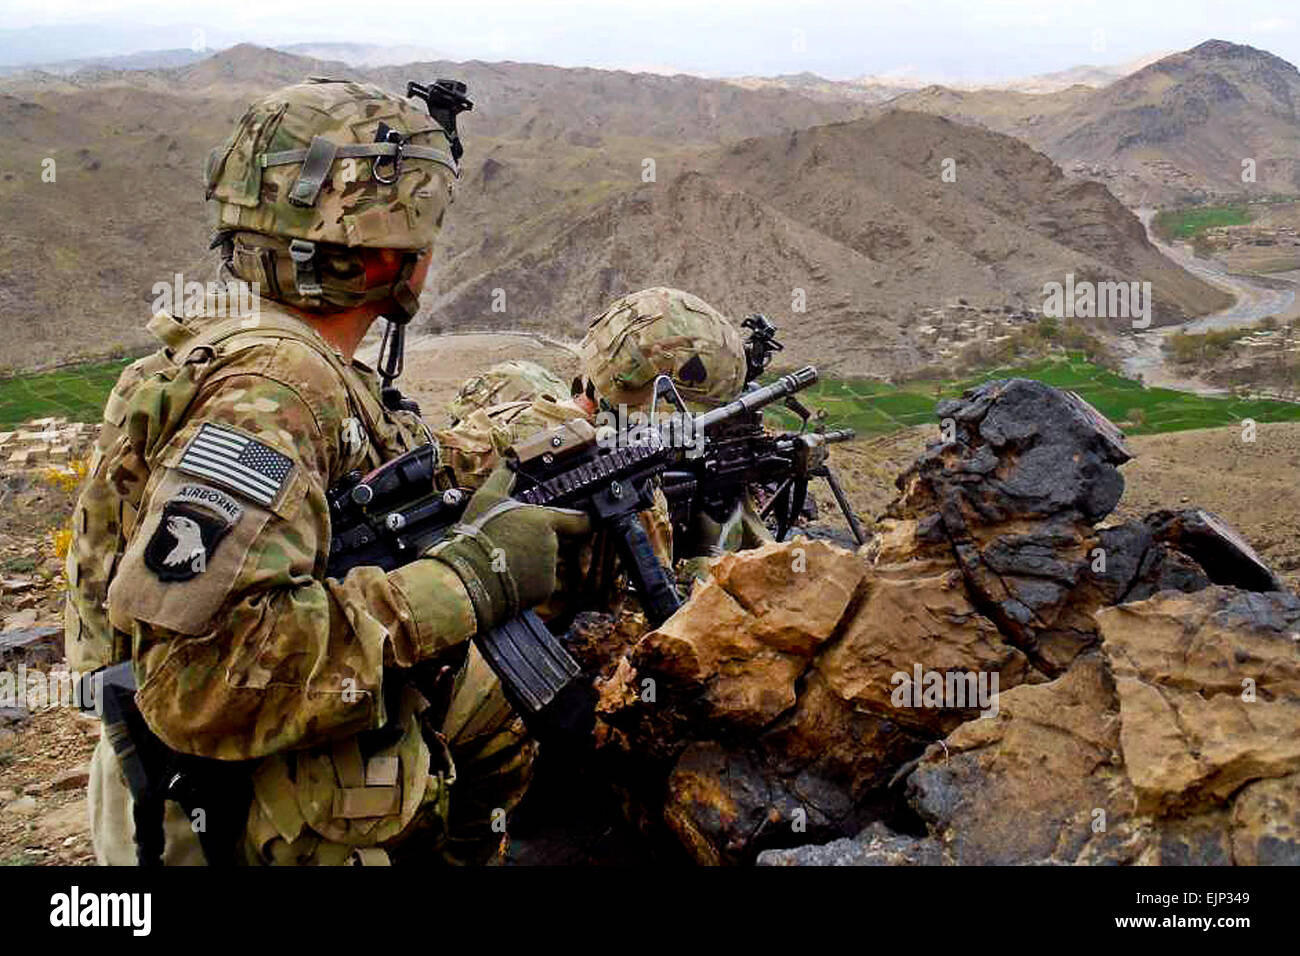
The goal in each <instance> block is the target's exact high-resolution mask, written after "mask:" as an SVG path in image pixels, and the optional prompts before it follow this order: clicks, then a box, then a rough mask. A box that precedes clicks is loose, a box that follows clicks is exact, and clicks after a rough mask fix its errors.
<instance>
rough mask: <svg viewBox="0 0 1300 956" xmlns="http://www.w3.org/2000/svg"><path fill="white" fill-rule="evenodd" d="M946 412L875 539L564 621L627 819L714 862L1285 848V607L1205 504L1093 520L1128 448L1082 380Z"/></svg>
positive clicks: (1114, 496)
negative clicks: (1080, 392)
mask: <svg viewBox="0 0 1300 956" xmlns="http://www.w3.org/2000/svg"><path fill="white" fill-rule="evenodd" d="M938 413H939V415H940V417H941V419H942V420H943V421H942V426H943V432H944V434H943V435H942V437H941V440H940V441H938V442H936V443H933V444H932V445H931V446H929V447H928V448H927V450H926V452H925V453H924V454H923V455H922V456H921V457H920V458H919V459H918V460H917V462H916V463H915V464H914V465H913V466H912V467H911V468H909V469H908V470H907V471H906V472H905V473H904V474H903V475H901V476H900V477H899V479H898V482H897V483H898V487H899V491H900V493H899V496H898V498H897V499H895V501H894V502H893V504H891V505H890V507H889V509H888V512H887V514H886V515H885V516H884V517H883V518H882V519H881V520H880V521H879V522H878V524H877V526H876V534H875V536H874V538H873V539H872V540H871V542H869V544H868V545H867V546H866V547H864V548H861V549H859V550H858V551H856V552H854V551H850V550H847V549H844V548H841V547H837V546H835V545H832V544H828V543H826V542H825V541H810V540H807V539H802V538H800V539H796V540H794V541H792V542H787V543H783V544H777V543H770V544H767V545H764V546H763V547H760V548H757V549H754V550H752V551H746V552H741V553H738V554H732V555H727V556H725V557H722V558H720V559H716V560H715V561H714V562H712V564H711V567H710V570H709V576H708V578H707V579H706V580H705V581H704V582H702V583H700V584H697V585H696V588H695V590H694V592H693V593H692V595H691V597H690V600H689V601H687V603H686V604H685V605H684V606H683V607H682V608H681V609H680V610H679V611H678V612H677V613H676V614H675V615H674V616H673V617H672V618H670V619H669V620H668V621H666V622H664V623H663V624H662V625H661V626H660V627H659V628H657V629H654V630H651V631H649V633H640V632H638V631H635V630H634V629H632V628H629V627H625V626H622V625H617V624H615V623H607V625H606V626H605V627H604V629H603V630H602V629H600V628H594V629H592V628H587V629H586V630H585V631H584V630H582V629H579V630H580V632H581V633H580V636H579V638H578V640H577V645H576V646H577V648H578V649H579V653H580V656H581V657H582V658H583V664H584V666H585V667H586V669H587V670H588V672H598V673H599V674H600V678H599V680H598V681H597V689H598V691H599V705H598V715H599V718H600V719H599V721H598V725H597V734H596V739H597V758H598V762H602V761H603V762H604V764H605V765H606V766H609V767H612V768H615V770H614V773H615V775H616V776H618V777H619V778H620V779H621V780H622V792H623V793H624V794H625V796H626V797H627V801H628V805H629V807H630V808H631V809H632V810H633V815H634V816H635V817H636V818H637V819H638V820H639V821H641V822H642V823H643V824H644V825H645V826H650V827H657V828H659V829H660V830H661V831H663V832H664V833H667V834H669V835H670V837H671V839H672V840H674V841H676V842H677V843H678V844H680V845H681V846H682V847H684V848H685V849H686V851H687V853H688V854H689V855H690V856H691V857H692V858H693V859H695V860H696V861H698V862H701V863H708V864H719V863H722V864H731V863H745V862H751V861H753V860H754V859H755V858H756V857H758V856H759V855H760V854H763V856H762V860H763V862H765V863H769V864H779V865H797V864H801V863H821V862H829V863H836V864H849V863H854V864H862V865H876V864H879V863H882V862H910V863H917V864H930V863H935V862H946V863H975V864H980V863H1096V862H1107V863H1130V862H1140V863H1157V862H1166V863H1168V862H1197V863H1229V862H1248V863H1255V862H1279V861H1285V860H1292V859H1295V857H1296V854H1297V847H1298V846H1300V844H1298V843H1297V839H1300V838H1298V836H1297V834H1300V816H1298V815H1297V814H1298V811H1300V790H1298V789H1297V786H1296V782H1297V780H1300V743H1297V741H1300V670H1298V669H1297V668H1298V664H1297V658H1296V644H1297V638H1296V632H1297V631H1298V630H1300V628H1298V627H1297V621H1298V620H1300V599H1298V598H1296V597H1295V596H1293V595H1289V594H1286V593H1283V592H1281V591H1279V590H1278V580H1277V577H1276V575H1274V574H1273V573H1272V572H1271V570H1270V569H1269V568H1267V566H1265V565H1264V564H1263V562H1262V561H1260V559H1259V558H1258V556H1257V555H1256V554H1255V553H1254V551H1253V550H1251V548H1250V546H1249V545H1248V544H1247V543H1246V542H1244V541H1243V540H1241V538H1240V536H1239V535H1237V534H1236V533H1235V532H1234V531H1232V529H1231V528H1228V527H1227V526H1226V525H1224V523H1223V522H1222V521H1221V520H1220V519H1217V518H1216V517H1215V516H1213V515H1210V514H1208V513H1207V512H1204V511H1200V510H1196V509H1190V510H1185V511H1177V512H1173V511H1171V512H1160V513H1157V514H1155V515H1152V516H1149V517H1148V518H1147V519H1145V520H1142V521H1128V522H1124V523H1112V524H1103V522H1104V521H1105V520H1106V518H1107V516H1108V515H1109V514H1110V513H1111V511H1112V510H1113V508H1114V507H1115V505H1116V503H1117V501H1118V500H1119V496H1120V494H1121V493H1122V490H1123V479H1122V478H1121V477H1120V474H1119V471H1118V467H1119V466H1120V465H1121V464H1123V462H1124V461H1126V460H1127V459H1128V452H1127V450H1126V449H1125V447H1124V444H1123V440H1122V437H1121V436H1120V434H1119V432H1118V431H1117V430H1116V429H1115V428H1114V426H1113V425H1111V424H1110V423H1109V422H1108V421H1106V420H1105V418H1103V417H1102V416H1101V415H1099V414H1098V413H1097V412H1096V411H1095V410H1094V409H1092V407H1091V406H1089V405H1088V404H1087V403H1086V402H1084V401H1083V400H1082V399H1080V398H1079V397H1078V396H1076V395H1073V394H1071V393H1065V392H1060V391H1058V390H1056V389H1053V388H1051V387H1049V386H1046V385H1042V384H1040V383H1037V382H1028V381H1024V380H1010V381H1002V382H991V383H988V384H986V385H982V386H980V387H978V388H976V389H972V390H971V391H969V392H967V393H966V395H964V396H963V397H962V398H961V399H958V400H955V401H951V402H946V403H943V404H942V405H940V406H939V409H938ZM602 655H603V656H602ZM1251 695H1253V696H1251ZM1248 698H1249V699H1248ZM893 831H899V832H897V833H895V832H893ZM921 833H928V836H925V837H921V836H919V835H918V834H921Z"/></svg>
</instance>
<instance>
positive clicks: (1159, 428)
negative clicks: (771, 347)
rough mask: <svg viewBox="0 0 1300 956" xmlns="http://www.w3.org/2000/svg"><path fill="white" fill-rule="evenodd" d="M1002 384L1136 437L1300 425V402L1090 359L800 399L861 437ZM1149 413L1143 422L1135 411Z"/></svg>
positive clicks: (846, 383)
mask: <svg viewBox="0 0 1300 956" xmlns="http://www.w3.org/2000/svg"><path fill="white" fill-rule="evenodd" d="M995 378H1032V379H1036V380H1038V381H1040V382H1045V383H1046V384H1048V385H1054V386H1056V387H1057V388H1066V389H1070V390H1071V391H1075V392H1078V393H1079V394H1080V395H1082V396H1083V397H1084V398H1085V399H1087V400H1088V401H1089V402H1091V403H1092V404H1093V405H1094V406H1096V408H1097V409H1098V410H1099V411H1100V412H1101V413H1102V414H1103V415H1105V416H1106V417H1107V418H1109V419H1111V420H1112V421H1114V422H1123V423H1124V430H1125V432H1126V433H1128V434H1130V435H1149V434H1153V433H1156V432H1171V431H1182V430H1184V429H1188V428H1213V427H1215V426H1218V425H1235V424H1237V423H1238V422H1240V421H1241V420H1242V419H1245V418H1250V419H1253V420H1254V421H1256V422H1300V404H1295V403H1292V402H1279V401H1273V400H1269V399H1251V400H1244V401H1243V400H1238V399H1235V398H1208V397H1202V396H1199V395H1192V394H1190V393H1188V392H1177V391H1173V390H1172V389H1166V388H1144V387H1143V386H1141V385H1139V384H1138V383H1137V382H1135V381H1133V380H1131V379H1127V378H1123V377H1121V376H1119V375H1116V374H1115V373H1114V372H1110V371H1107V370H1106V369H1103V368H1100V367H1099V366H1096V365H1093V364H1092V363H1090V362H1088V361H1087V360H1086V359H1085V358H1084V357H1083V354H1082V353H1070V355H1069V357H1068V358H1056V359H1047V360H1044V361H1041V362H1036V363H1034V364H1032V365H1025V366H1019V367H1015V368H1000V369H992V370H990V371H987V372H983V373H981V374H980V375H978V376H975V377H973V378H970V379H966V380H962V381H951V382H910V383H905V384H903V385H890V384H887V383H885V382H880V381H876V380H867V379H857V380H853V379H829V380H825V381H820V382H818V383H817V384H816V385H814V386H812V387H811V388H809V389H807V390H806V391H804V392H802V393H800V398H801V399H802V400H803V402H804V404H806V405H809V406H810V407H812V408H815V409H824V410H825V412H826V421H827V424H828V426H830V427H849V428H853V429H856V430H857V432H858V434H859V435H862V436H869V435H882V434H886V433H888V432H892V431H897V430H899V429H900V428H906V427H908V426H911V425H929V424H935V423H936V422H937V419H936V417H935V414H934V406H935V403H936V402H937V401H938V400H939V399H941V398H952V397H955V396H958V395H960V394H961V393H962V392H963V391H965V390H966V389H967V388H970V387H972V386H973V385H977V384H979V383H980V382H985V381H988V380H990V379H995ZM1134 409H1136V410H1139V411H1140V412H1141V419H1142V420H1141V422H1140V423H1137V422H1134V421H1132V420H1131V419H1132V418H1135V417H1136V416H1132V415H1131V412H1132V411H1133V410H1134ZM769 417H770V418H773V419H776V420H779V421H781V423H782V424H786V425H789V424H793V422H794V418H793V416H790V415H789V414H788V413H786V412H784V410H781V411H780V412H779V413H773V414H771V415H769Z"/></svg>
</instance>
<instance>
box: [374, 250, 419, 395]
mask: <svg viewBox="0 0 1300 956" xmlns="http://www.w3.org/2000/svg"><path fill="white" fill-rule="evenodd" d="M417 258H418V256H414V255H408V256H407V257H406V264H405V266H404V267H403V268H402V274H401V275H400V276H398V278H397V281H396V282H394V283H393V293H392V302H393V306H392V308H391V309H390V310H389V311H388V312H386V313H385V314H384V316H383V318H384V321H385V322H386V323H387V324H386V325H385V326H384V337H383V339H382V340H381V341H380V343H379V363H378V364H379V369H378V371H379V378H380V381H381V382H382V387H381V388H380V393H379V394H380V398H382V399H383V402H384V407H385V408H388V409H389V410H390V411H411V412H415V413H416V414H419V412H420V406H419V405H418V404H416V402H415V401H414V400H412V399H409V398H405V397H403V395H402V393H401V392H400V391H399V390H398V388H397V386H396V385H394V384H393V383H394V382H396V381H397V379H398V377H399V376H400V375H401V374H402V368H403V367H404V365H405V361H406V326H407V325H409V324H410V321H411V319H413V318H414V317H415V313H416V312H418V311H419V308H420V299H419V296H417V295H416V294H415V291H414V290H413V289H412V288H411V286H410V277H411V272H412V271H413V270H414V268H415V262H416V259H417Z"/></svg>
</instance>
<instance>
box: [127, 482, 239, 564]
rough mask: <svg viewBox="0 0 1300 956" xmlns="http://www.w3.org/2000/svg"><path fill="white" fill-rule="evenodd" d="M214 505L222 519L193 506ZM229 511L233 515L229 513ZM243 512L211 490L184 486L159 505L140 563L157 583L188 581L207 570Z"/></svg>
mask: <svg viewBox="0 0 1300 956" xmlns="http://www.w3.org/2000/svg"><path fill="white" fill-rule="evenodd" d="M197 501H206V502H210V503H212V504H214V505H215V506H216V507H217V508H218V509H219V510H221V511H222V512H223V513H224V515H225V516H224V517H223V516H222V515H220V514H217V512H216V511H213V510H211V509H210V508H206V507H203V506H201V505H198V504H195V503H193V502H197ZM231 509H233V511H232V510H231ZM243 513H244V512H243V509H242V508H240V507H239V506H238V505H236V504H235V503H234V502H233V501H231V500H230V499H229V498H228V497H226V496H225V495H223V494H222V493H221V492H220V491H217V490H216V489H215V488H204V487H202V486H200V485H185V486H184V487H182V488H181V490H180V493H179V494H177V496H176V497H175V498H173V499H172V500H171V501H168V502H167V503H166V504H165V505H163V513H162V519H161V520H160V521H159V522H158V528H157V530H156V531H154V533H153V537H152V538H150V539H149V543H148V544H147V545H145V549H144V563H145V567H147V568H148V569H149V570H150V571H152V572H153V573H154V574H156V575H158V580H160V581H189V580H192V579H193V578H196V577H198V576H199V575H200V574H202V573H203V572H204V571H206V570H207V569H208V561H210V560H211V558H212V555H213V554H214V553H215V552H216V550H217V545H219V544H220V543H221V539H222V538H224V537H225V536H226V534H227V532H229V531H230V529H231V528H233V527H234V526H235V522H237V521H238V520H239V518H240V517H241V516H242V515H243Z"/></svg>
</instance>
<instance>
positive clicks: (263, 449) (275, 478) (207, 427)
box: [176, 422, 293, 507]
mask: <svg viewBox="0 0 1300 956" xmlns="http://www.w3.org/2000/svg"><path fill="white" fill-rule="evenodd" d="M176 468H177V470H179V471H183V472H185V473H186V474H190V475H195V476H196V477H199V478H206V479H208V480H209V481H215V482H216V483H217V484H219V485H222V486H223V487H225V488H229V489H230V490H231V491H234V492H237V493H238V494H240V495H243V496H244V497H245V498H248V499H249V500H251V501H254V502H256V503H257V504H259V505H262V506H263V507H270V506H271V503H272V502H273V501H275V499H276V498H278V497H279V495H280V492H281V491H282V490H284V486H285V485H286V484H287V483H288V481H289V478H290V476H291V475H292V474H293V459H291V458H289V457H288V456H287V455H282V454H280V453H279V452H278V451H276V450H275V449H274V448H271V447H270V446H268V445H263V444H262V443H261V442H260V441H256V440H254V439H252V438H249V437H248V436H247V435H245V434H243V433H242V432H237V431H235V430H234V429H233V428H226V427H224V426H222V425H213V424H211V423H210V422H204V424H203V426H202V427H201V428H200V429H199V431H198V433H197V434H196V435H195V436H194V437H193V438H192V439H190V443H189V446H188V447H187V448H186V449H185V453H184V454H183V455H181V459H180V461H178V462H177V463H176Z"/></svg>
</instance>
